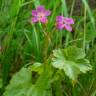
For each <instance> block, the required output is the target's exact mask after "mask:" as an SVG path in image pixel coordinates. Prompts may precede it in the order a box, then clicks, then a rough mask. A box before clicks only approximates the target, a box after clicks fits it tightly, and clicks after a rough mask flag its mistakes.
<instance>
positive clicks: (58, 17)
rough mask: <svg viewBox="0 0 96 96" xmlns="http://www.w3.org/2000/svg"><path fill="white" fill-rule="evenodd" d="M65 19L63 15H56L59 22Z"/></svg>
mask: <svg viewBox="0 0 96 96" xmlns="http://www.w3.org/2000/svg"><path fill="white" fill-rule="evenodd" d="M63 19H64V17H63V16H57V17H56V21H57V22H62V21H63Z"/></svg>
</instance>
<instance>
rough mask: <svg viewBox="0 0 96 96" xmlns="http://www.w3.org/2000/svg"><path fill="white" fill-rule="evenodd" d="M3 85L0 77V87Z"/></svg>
mask: <svg viewBox="0 0 96 96" xmlns="http://www.w3.org/2000/svg"><path fill="white" fill-rule="evenodd" d="M2 86H3V82H2V79H1V78H0V88H2Z"/></svg>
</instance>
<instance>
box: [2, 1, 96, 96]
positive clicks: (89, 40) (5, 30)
mask: <svg viewBox="0 0 96 96" xmlns="http://www.w3.org/2000/svg"><path fill="white" fill-rule="evenodd" d="M71 2H72V3H71V5H68V1H67V0H53V1H52V0H48V1H46V0H0V48H1V49H0V96H3V93H4V92H5V88H6V86H7V85H8V84H9V81H10V80H11V78H12V77H13V76H14V74H15V73H16V72H18V71H19V70H20V69H21V68H22V67H24V66H30V65H32V64H34V63H35V62H40V63H44V64H42V65H44V66H43V67H44V68H45V69H44V70H45V75H46V74H47V71H50V72H49V74H52V76H53V78H54V83H53V84H52V85H51V89H53V90H52V95H49V96H81V95H82V96H96V40H95V39H96V28H95V26H96V24H95V23H96V15H94V14H95V13H96V11H95V10H96V9H92V8H90V6H89V4H88V0H82V10H81V13H80V14H81V15H80V16H78V14H75V15H74V11H75V10H74V7H75V3H76V0H72V1H71ZM39 5H44V6H45V8H46V9H50V10H51V11H52V14H51V16H49V17H48V20H49V21H48V24H46V25H44V24H41V23H38V24H33V23H31V17H32V16H31V11H32V10H33V9H35V8H36V7H37V6H39ZM70 10H71V11H70ZM82 11H83V14H82ZM60 14H62V15H64V16H66V17H71V18H73V19H74V20H75V24H74V25H73V32H68V31H66V30H62V31H59V30H57V29H55V23H54V22H55V18H56V16H57V15H60ZM69 46H77V47H79V48H81V49H83V50H84V51H85V53H86V58H87V59H88V60H89V61H90V64H91V65H92V70H91V71H89V72H87V73H86V74H81V75H79V76H78V80H77V81H76V84H75V82H73V83H71V80H70V79H69V78H68V77H67V76H65V73H64V72H62V70H61V71H56V70H55V69H52V70H51V68H50V62H51V60H50V59H51V58H53V50H55V49H59V48H64V49H65V48H67V47H69ZM73 57H74V56H73ZM48 64H49V66H48ZM38 66H39V65H38ZM51 67H52V66H51ZM40 68H41V67H40ZM52 68H53V67H52ZM29 69H30V68H29ZM41 69H42V68H41ZM41 69H38V68H37V69H34V70H35V71H36V72H37V70H39V71H40V70H41ZM46 70H47V71H46ZM51 71H52V72H51ZM40 72H41V71H40ZM58 74H59V76H58ZM33 75H34V73H33ZM45 75H44V74H42V75H40V78H39V79H38V80H37V81H38V82H39V83H36V86H37V84H40V82H41V81H42V78H45V80H47V79H48V78H47V77H46V76H45ZM55 75H56V76H57V77H55ZM36 76H37V77H39V76H38V75H36ZM36 76H35V75H34V76H33V77H34V78H33V81H34V82H35V79H37V77H36ZM52 76H51V77H52ZM49 77H50V76H49ZM48 80H49V79H48ZM44 82H45V81H44ZM61 82H62V83H61ZM46 83H48V82H47V81H46V82H45V83H44V84H46ZM44 84H42V83H41V85H39V86H43V87H44ZM73 85H74V86H73ZM36 88H37V87H36ZM44 88H45V87H44ZM30 90H31V89H30ZM34 90H35V89H34ZM58 90H59V91H58ZM31 91H32V90H31ZM57 91H58V92H57ZM32 92H33V91H32ZM37 92H38V91H37ZM48 92H49V91H48ZM48 92H47V93H48ZM1 94H2V95H1ZM34 94H35V93H34ZM4 96H9V95H4ZM10 96H11V95H10ZM18 96H19V95H18ZM20 96H21V95H20ZM24 96H25V95H24ZM28 96H31V95H28ZM32 96H39V95H32ZM44 96H45V95H44Z"/></svg>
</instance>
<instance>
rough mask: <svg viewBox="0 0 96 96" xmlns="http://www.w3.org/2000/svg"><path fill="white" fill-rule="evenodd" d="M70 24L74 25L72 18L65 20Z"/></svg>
mask: <svg viewBox="0 0 96 96" xmlns="http://www.w3.org/2000/svg"><path fill="white" fill-rule="evenodd" d="M65 20H66V22H67V23H68V24H74V20H73V19H72V18H65Z"/></svg>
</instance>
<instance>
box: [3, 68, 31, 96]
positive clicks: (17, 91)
mask: <svg viewBox="0 0 96 96" xmlns="http://www.w3.org/2000/svg"><path fill="white" fill-rule="evenodd" d="M31 75H32V74H31V71H29V70H28V69H27V68H22V69H21V70H20V71H19V72H18V73H16V74H15V75H14V76H13V78H12V80H11V81H10V84H9V85H8V86H7V87H6V90H5V92H4V94H3V96H26V93H27V91H28V90H29V88H30V86H31V85H32V84H31Z"/></svg>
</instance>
